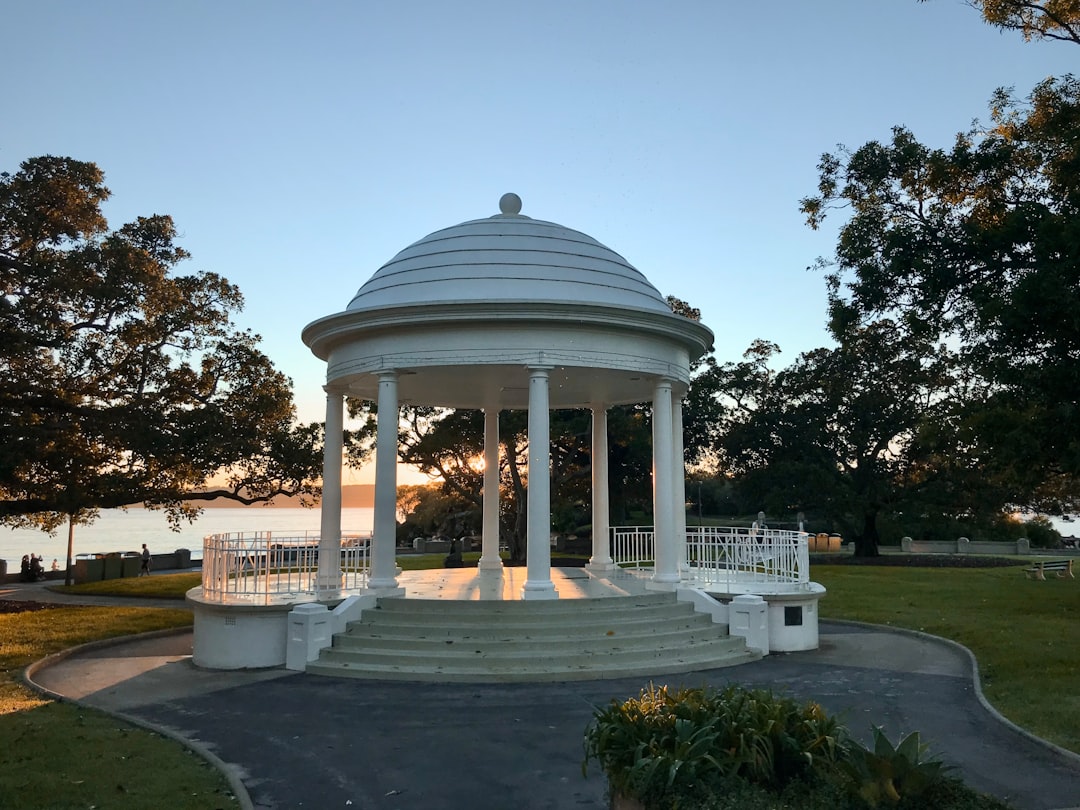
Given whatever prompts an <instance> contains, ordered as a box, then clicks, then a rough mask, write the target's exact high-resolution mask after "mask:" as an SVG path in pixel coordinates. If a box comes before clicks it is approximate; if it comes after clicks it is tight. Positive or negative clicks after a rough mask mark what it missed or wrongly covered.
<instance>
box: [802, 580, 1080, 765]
mask: <svg viewBox="0 0 1080 810" xmlns="http://www.w3.org/2000/svg"><path fill="white" fill-rule="evenodd" d="M810 578H811V579H812V580H814V581H815V582H820V583H821V584H822V585H824V586H825V588H826V589H827V590H828V593H827V594H826V596H825V598H824V599H823V600H822V601H821V615H822V618H824V619H850V620H856V621H862V622H870V623H873V624H883V625H889V626H892V627H903V628H908V629H911V630H921V631H923V632H926V633H932V634H933V635H936V636H943V637H944V638H949V639H952V640H954V641H958V642H959V643H961V644H963V645H964V646H965V647H967V648H968V649H970V650H971V651H972V652H973V653H974V654H975V657H976V658H977V659H978V662H979V670H980V674H981V676H982V686H983V692H984V693H985V695H986V698H987V700H989V701H990V703H991V704H993V706H994V707H995V708H996V709H997V710H998V711H1000V712H1001V713H1002V714H1003V715H1005V716H1006V717H1007V718H1009V719H1010V720H1012V721H1013V722H1014V723H1016V724H1017V725H1019V726H1022V727H1023V728H1026V729H1028V730H1029V731H1031V732H1032V733H1034V734H1037V735H1038V736H1040V737H1043V738H1045V739H1047V740H1050V741H1051V742H1054V743H1056V744H1057V745H1060V746H1061V747H1063V748H1067V749H1069V750H1070V751H1074V752H1077V753H1080V690H1078V689H1077V683H1078V681H1077V673H1078V672H1080V645H1078V644H1077V638H1078V637H1080V633H1078V627H1077V625H1078V622H1080V581H1078V580H1072V579H1057V578H1052V579H1048V580H1047V581H1046V582H1038V581H1035V580H1029V579H1027V578H1026V577H1025V576H1024V575H1023V573H1022V570H1021V568H903V567H895V566H851V565H819V564H815V565H813V566H812V567H811V570H810Z"/></svg>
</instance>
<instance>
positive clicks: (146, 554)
mask: <svg viewBox="0 0 1080 810" xmlns="http://www.w3.org/2000/svg"><path fill="white" fill-rule="evenodd" d="M140 556H141V557H142V567H141V568H140V569H139V576H140V577H141V576H142V575H143V574H145V575H146V576H150V549H148V548H147V547H146V543H143V544H142V554H141V555H140Z"/></svg>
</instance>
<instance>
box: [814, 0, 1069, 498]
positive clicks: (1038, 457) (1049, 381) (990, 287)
mask: <svg viewBox="0 0 1080 810" xmlns="http://www.w3.org/2000/svg"><path fill="white" fill-rule="evenodd" d="M985 5H986V7H987V9H988V10H990V11H992V10H993V9H991V6H993V7H994V8H995V9H997V11H1001V13H1002V14H1004V15H1006V16H1009V15H1013V14H1017V13H1021V12H1020V11H1019V10H1020V8H1021V5H1020V4H1013V3H994V4H990V3H987V4H985ZM1022 5H1023V6H1024V7H1027V8H1029V9H1030V8H1033V7H1034V6H1037V5H1039V4H1022ZM1050 5H1057V4H1051V3H1046V4H1042V7H1043V10H1044V11H1048V10H1049V9H1048V7H1049V6H1050ZM1068 5H1069V6H1071V9H1070V10H1069V12H1068V13H1069V15H1070V16H1071V18H1072V19H1073V20H1074V21H1075V19H1076V7H1075V2H1070V3H1069V4H1068ZM1007 6H1008V7H1011V8H1008V9H1007V8H1006V7H1007ZM995 13H997V12H996V11H995ZM1047 19H1048V18H1047ZM1078 122H1080V81H1078V80H1077V79H1076V78H1074V77H1072V76H1065V77H1062V78H1056V79H1055V78H1050V79H1047V80H1045V81H1044V82H1042V83H1040V84H1039V85H1037V86H1036V87H1035V88H1034V89H1033V90H1032V91H1031V93H1030V94H1029V95H1028V96H1027V98H1018V97H1017V96H1015V95H1014V94H1013V93H1012V92H1011V91H1008V90H998V91H996V92H995V93H994V94H993V96H992V98H991V102H990V121H989V122H988V123H987V124H976V125H973V126H972V127H971V128H970V129H969V130H967V131H965V132H961V133H959V134H958V135H957V136H956V139H955V141H954V143H953V144H952V146H951V147H948V148H933V147H930V146H927V145H924V144H922V143H920V142H919V141H918V140H917V139H916V137H915V135H914V134H913V133H912V132H910V131H909V130H907V129H905V128H904V127H895V128H894V129H893V131H892V136H891V138H889V139H888V140H886V141H883V142H878V141H872V142H870V143H867V144H865V145H863V146H862V147H860V148H858V149H856V150H853V151H851V150H846V149H842V150H840V151H839V152H837V153H836V154H828V155H825V156H823V158H822V160H821V163H820V164H819V172H820V182H819V186H818V192H819V193H818V195H817V196H814V197H808V198H806V199H804V200H803V201H802V209H803V211H804V213H805V214H806V215H807V220H808V222H809V224H810V225H811V226H812V227H817V226H818V225H820V223H821V222H822V221H823V220H824V219H825V218H826V216H827V215H828V214H829V213H830V212H831V211H833V210H835V209H838V208H844V209H846V210H847V211H849V212H850V217H849V219H848V221H847V222H846V223H845V224H844V225H843V226H842V227H841V229H840V236H839V239H838V241H837V245H836V252H835V257H834V259H833V261H832V262H831V263H823V265H828V264H831V272H830V273H829V275H828V285H829V297H830V310H831V316H832V317H831V329H832V331H833V333H834V335H835V336H836V337H837V339H838V340H841V341H842V340H844V339H845V336H846V335H848V334H850V333H852V332H853V331H857V330H859V329H863V328H866V327H867V326H868V325H870V324H872V323H874V322H876V321H880V320H882V319H889V320H890V321H891V322H892V323H894V324H895V328H896V329H897V330H898V332H899V335H900V337H901V339H903V340H929V341H935V342H940V343H942V344H943V345H948V346H951V347H954V352H955V357H956V361H957V366H958V368H959V369H960V370H961V372H962V374H961V376H960V380H961V381H962V382H963V385H962V387H960V388H959V389H958V390H957V392H956V393H955V394H954V395H953V396H952V397H951V398H952V400H953V407H951V408H950V409H949V411H948V413H947V416H946V418H945V419H942V420H939V421H937V422H935V423H932V424H930V425H928V426H927V429H926V432H925V436H926V437H927V438H928V439H930V438H934V439H937V440H938V442H940V441H941V440H942V439H944V440H947V442H946V446H949V445H951V446H952V448H953V450H952V452H951V453H950V454H949V458H951V466H950V469H951V470H952V472H953V477H954V478H955V476H956V475H957V474H960V473H963V471H964V470H967V471H969V473H968V476H967V486H966V488H965V491H967V492H969V493H971V492H978V491H980V490H986V491H989V492H991V493H1003V494H1004V496H1005V497H1007V498H1008V502H1009V503H1010V504H1011V505H1012V506H1024V507H1030V508H1034V509H1035V510H1036V511H1042V512H1054V513H1058V514H1060V513H1062V512H1063V511H1071V510H1072V509H1073V507H1076V506H1078V505H1080V503H1078V501H1080V440H1077V438H1076V437H1078V436H1080V406H1078V404H1077V402H1076V396H1075V391H1076V388H1077V385H1078V384H1080V322H1078V321H1077V319H1076V317H1075V313H1076V312H1077V310H1078V309H1080V272H1078V268H1080V250H1078V245H1080V239H1078V233H1080V231H1078V224H1077V223H1078V222H1080V216H1078V214H1080V162H1078V160H1077V154H1078V146H1080V141H1078V138H1080V135H1078V133H1080V126H1078ZM975 482H981V486H978V487H976V486H974V483H975Z"/></svg>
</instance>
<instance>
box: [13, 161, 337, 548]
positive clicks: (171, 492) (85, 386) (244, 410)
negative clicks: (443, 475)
mask: <svg viewBox="0 0 1080 810" xmlns="http://www.w3.org/2000/svg"><path fill="white" fill-rule="evenodd" d="M108 197H109V190H108V189H107V188H106V187H105V185H104V176H103V174H102V172H101V170H100V169H98V167H97V166H95V165H94V164H92V163H86V162H82V161H76V160H72V159H70V158H57V157H49V156H46V157H39V158H33V159H30V160H27V161H25V162H24V163H23V164H22V165H21V166H20V169H19V171H18V172H16V173H15V174H8V173H3V174H0V522H4V523H8V524H12V525H33V526H37V527H39V528H43V529H45V530H49V531H51V530H54V529H55V528H56V527H57V526H59V525H60V524H61V523H62V522H63V521H64V520H65V519H66V518H67V517H69V516H70V517H71V518H72V519H73V522H75V523H79V522H87V521H89V520H92V519H93V517H94V515H95V514H96V510H97V509H99V508H111V507H118V506H124V505H128V504H133V503H139V502H142V503H145V504H147V505H149V506H157V507H165V508H166V509H167V510H169V513H170V516H171V517H172V518H173V519H174V520H178V519H179V518H180V517H183V516H190V515H192V514H193V513H195V512H197V509H196V508H195V507H194V506H192V505H191V501H193V500H205V499H210V498H214V497H228V498H233V499H236V500H239V501H242V502H244V503H250V502H253V501H256V500H266V499H269V498H270V497H273V496H274V495H277V494H301V495H303V496H310V495H314V494H316V493H317V492H318V488H317V486H316V484H315V481H316V480H317V479H318V476H319V474H320V472H321V457H320V453H319V452H318V445H319V443H320V442H321V439H322V436H321V428H319V427H318V426H307V427H303V428H298V427H296V426H295V425H294V409H293V403H292V390H291V382H290V381H289V380H288V378H286V377H285V376H284V375H282V374H281V373H280V372H279V371H277V370H276V369H275V368H274V367H273V365H272V364H271V363H270V361H269V359H268V358H267V357H266V356H265V355H264V354H263V353H262V352H261V351H260V350H259V347H258V341H259V339H258V336H257V335H254V334H252V333H250V332H246V331H241V330H238V329H237V328H235V327H234V326H233V324H232V321H231V317H232V314H233V313H234V312H235V311H237V310H239V309H240V307H241V305H242V303H243V298H242V296H241V294H240V291H239V290H238V289H237V288H236V287H234V286H233V285H231V284H229V282H228V281H227V280H226V279H224V278H222V277H221V276H219V275H216V274H214V273H208V272H199V273H194V274H191V275H179V274H176V273H175V272H174V271H175V268H176V267H177V265H179V263H181V262H182V261H184V260H185V259H187V258H188V254H187V252H186V251H184V250H183V249H182V248H180V247H178V246H177V245H175V244H174V241H175V239H176V236H177V232H176V227H175V226H174V224H173V222H172V220H171V219H170V218H169V217H167V216H161V215H154V216H150V217H139V218H137V219H136V220H135V221H134V222H131V223H128V224H126V225H123V226H122V227H120V228H119V229H117V230H113V231H110V230H109V228H108V224H107V223H106V220H105V217H104V216H103V214H102V212H101V206H102V204H103V203H104V202H105V200H107V199H108ZM219 481H224V483H221V484H219V483H218V482H219Z"/></svg>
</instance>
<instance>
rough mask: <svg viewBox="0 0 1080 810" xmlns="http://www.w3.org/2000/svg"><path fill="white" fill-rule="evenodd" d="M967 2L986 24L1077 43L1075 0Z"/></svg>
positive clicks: (1079, 6) (1079, 7)
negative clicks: (978, 11) (980, 14)
mask: <svg viewBox="0 0 1080 810" xmlns="http://www.w3.org/2000/svg"><path fill="white" fill-rule="evenodd" d="M920 2H925V0H920ZM969 5H972V6H974V7H975V8H977V9H979V10H980V11H981V12H982V15H983V19H984V20H986V22H988V23H990V25H993V26H994V27H996V28H999V29H1000V30H1002V31H1019V32H1020V33H1021V34H1023V36H1024V39H1026V40H1029V41H1030V40H1033V39H1051V40H1058V41H1061V42H1073V43H1076V44H1078V45H1080V2H1077V0H970V3H969Z"/></svg>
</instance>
